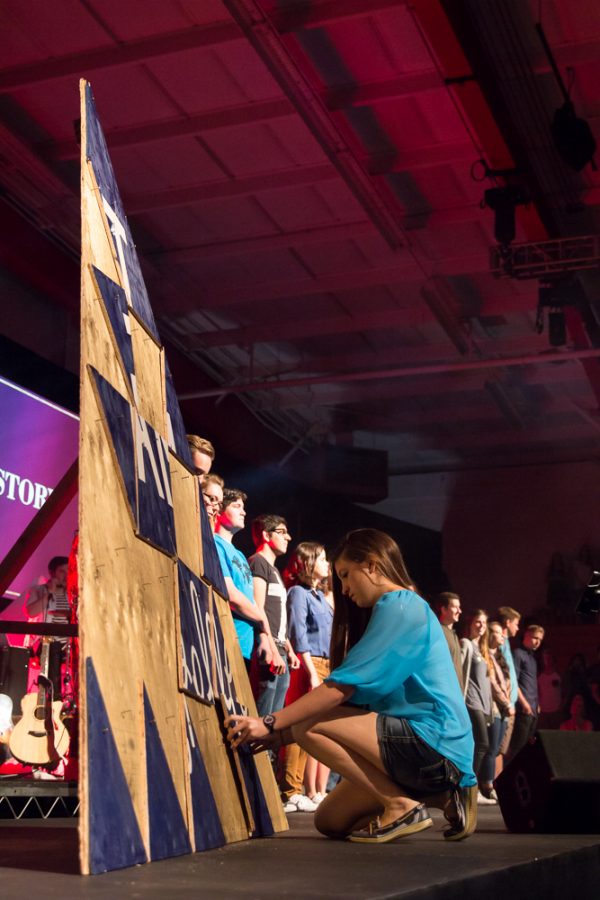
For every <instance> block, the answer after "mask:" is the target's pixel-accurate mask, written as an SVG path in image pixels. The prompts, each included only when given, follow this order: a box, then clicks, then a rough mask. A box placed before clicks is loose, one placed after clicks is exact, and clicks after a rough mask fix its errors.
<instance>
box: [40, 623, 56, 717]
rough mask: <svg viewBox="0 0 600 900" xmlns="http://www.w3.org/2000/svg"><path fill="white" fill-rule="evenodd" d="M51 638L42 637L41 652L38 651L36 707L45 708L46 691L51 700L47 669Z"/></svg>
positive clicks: (48, 666) (46, 700)
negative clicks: (38, 667)
mask: <svg viewBox="0 0 600 900" xmlns="http://www.w3.org/2000/svg"><path fill="white" fill-rule="evenodd" d="M52 641H53V639H52V638H50V637H44V638H42V652H41V653H40V674H39V676H38V691H37V708H38V709H44V710H45V709H46V704H47V702H48V693H49V692H50V702H52V699H53V698H52V689H51V687H50V688H49V687H48V685H49V683H50V682H49V679H48V671H49V668H50V644H51V643H52Z"/></svg>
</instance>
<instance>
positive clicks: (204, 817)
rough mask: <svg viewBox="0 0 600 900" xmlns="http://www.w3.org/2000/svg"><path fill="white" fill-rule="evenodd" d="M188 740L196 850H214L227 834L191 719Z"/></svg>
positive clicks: (220, 844) (223, 841)
mask: <svg viewBox="0 0 600 900" xmlns="http://www.w3.org/2000/svg"><path fill="white" fill-rule="evenodd" d="M188 741H189V743H190V758H191V762H192V768H191V772H190V786H191V790H192V811H193V815H194V837H195V840H196V850H197V851H198V850H212V849H213V848H214V847H222V846H223V845H224V844H225V835H224V834H223V827H222V825H221V819H220V817H219V811H218V809H217V804H216V803H215V798H214V794H213V792H212V787H211V784H210V780H209V777H208V773H207V771H206V766H205V765H204V760H203V759H202V754H201V753H200V747H199V746H198V737H197V735H196V731H195V729H194V726H193V725H192V724H191V722H190V721H189V720H188Z"/></svg>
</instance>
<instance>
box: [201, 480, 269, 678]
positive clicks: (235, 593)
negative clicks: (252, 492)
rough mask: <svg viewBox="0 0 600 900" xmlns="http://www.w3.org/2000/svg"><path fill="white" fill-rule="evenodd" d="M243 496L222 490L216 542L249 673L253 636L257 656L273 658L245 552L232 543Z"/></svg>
mask: <svg viewBox="0 0 600 900" xmlns="http://www.w3.org/2000/svg"><path fill="white" fill-rule="evenodd" d="M246 499H247V498H246V494H245V493H244V492H243V491H240V490H238V489H237V488H226V489H225V490H224V491H223V508H222V510H221V512H220V513H219V516H218V518H217V530H216V533H215V545H216V548H217V553H218V554H219V562H220V563H221V569H222V570H223V578H224V579H225V586H226V588H227V596H228V599H229V605H230V606H231V612H232V615H233V624H234V626H235V630H236V632H237V637H238V641H239V644H240V649H241V651H242V656H243V657H244V663H245V664H246V670H247V671H248V672H249V671H250V662H251V660H252V652H253V649H254V640H255V635H256V641H257V651H258V655H259V658H261V659H262V661H263V662H265V663H266V664H267V665H269V664H270V663H271V662H272V661H273V650H272V644H271V641H270V629H269V623H268V621H267V617H266V616H265V614H264V612H263V611H262V610H260V609H259V608H258V607H257V605H256V603H255V602H254V587H253V582H252V572H251V570H250V566H249V565H248V562H247V560H246V557H245V556H244V554H243V553H242V552H241V551H240V550H238V549H237V547H234V545H233V536H234V535H235V534H237V533H238V531H241V530H242V528H243V527H244V523H245V521H246V508H245V506H244V504H245V501H246Z"/></svg>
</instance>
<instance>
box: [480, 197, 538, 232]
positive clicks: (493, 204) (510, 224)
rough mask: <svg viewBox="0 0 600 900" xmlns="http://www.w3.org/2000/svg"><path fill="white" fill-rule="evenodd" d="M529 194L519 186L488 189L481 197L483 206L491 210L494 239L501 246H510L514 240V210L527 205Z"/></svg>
mask: <svg viewBox="0 0 600 900" xmlns="http://www.w3.org/2000/svg"><path fill="white" fill-rule="evenodd" d="M529 199H530V198H529V194H528V193H527V191H526V190H525V189H524V188H522V187H520V186H519V185H508V186H507V187H496V188H488V190H487V191H485V193H484V195H483V205H484V206H489V208H490V209H493V210H494V212H495V214H496V218H495V222H494V237H495V238H496V240H497V241H498V243H499V244H501V245H502V246H506V245H507V244H510V243H511V242H512V241H514V239H515V233H516V231H515V209H516V207H517V206H522V205H523V204H525V203H529Z"/></svg>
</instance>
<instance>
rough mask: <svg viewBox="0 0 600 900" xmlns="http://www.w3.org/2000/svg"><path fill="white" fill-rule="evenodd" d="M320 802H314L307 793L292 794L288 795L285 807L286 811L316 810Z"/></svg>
mask: <svg viewBox="0 0 600 900" xmlns="http://www.w3.org/2000/svg"><path fill="white" fill-rule="evenodd" d="M318 805H319V804H318V803H313V801H312V800H311V799H310V797H307V796H306V795H305V794H292V796H291V797H288V798H287V800H286V803H285V806H284V807H283V811H284V812H285V813H292V812H314V811H315V810H316V808H317V806H318Z"/></svg>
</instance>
